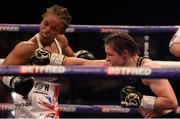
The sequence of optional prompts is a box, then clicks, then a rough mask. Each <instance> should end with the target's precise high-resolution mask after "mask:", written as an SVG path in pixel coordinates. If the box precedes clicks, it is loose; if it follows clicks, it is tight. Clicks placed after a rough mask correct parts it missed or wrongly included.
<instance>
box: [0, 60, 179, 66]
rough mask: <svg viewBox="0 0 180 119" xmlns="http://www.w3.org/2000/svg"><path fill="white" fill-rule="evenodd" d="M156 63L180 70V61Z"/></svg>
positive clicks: (0, 61)
mask: <svg viewBox="0 0 180 119" xmlns="http://www.w3.org/2000/svg"><path fill="white" fill-rule="evenodd" d="M3 61H4V59H0V64H1V63H2V62H3ZM155 62H157V63H159V64H160V65H161V66H162V68H163V67H165V68H168V67H170V68H176V67H177V68H178V67H180V61H160V60H155Z"/></svg>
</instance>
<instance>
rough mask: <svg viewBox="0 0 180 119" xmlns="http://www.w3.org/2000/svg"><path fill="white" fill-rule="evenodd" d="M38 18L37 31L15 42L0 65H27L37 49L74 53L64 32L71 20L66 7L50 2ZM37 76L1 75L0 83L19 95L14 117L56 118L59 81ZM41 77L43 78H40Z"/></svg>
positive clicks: (16, 100) (67, 53) (67, 54)
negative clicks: (39, 18) (51, 4)
mask: <svg viewBox="0 0 180 119" xmlns="http://www.w3.org/2000/svg"><path fill="white" fill-rule="evenodd" d="M42 17H43V19H42V21H41V23H40V31H39V33H37V34H36V35H34V36H33V37H32V38H30V39H29V40H28V41H22V42H20V43H18V44H17V45H16V46H15V47H14V49H13V50H12V51H11V52H10V54H9V55H8V56H7V57H6V58H5V60H4V62H3V63H2V65H26V64H28V65H29V64H31V62H30V61H31V60H30V59H31V56H32V54H33V53H34V51H35V50H36V49H38V48H44V49H46V50H47V51H49V52H51V53H57V54H60V55H61V54H64V55H66V56H69V57H70V56H73V55H74V53H73V51H72V49H71V48H70V46H69V45H68V40H67V38H66V36H65V35H64V32H65V30H66V28H67V27H68V26H69V24H70V22H71V16H70V14H69V12H68V10H67V8H64V7H62V6H60V5H53V6H51V7H49V8H47V10H46V12H45V13H44V14H43V15H42ZM40 65H42V64H40ZM21 78H23V80H21ZM39 78H41V77H36V78H35V80H34V78H32V77H28V78H27V77H3V79H2V81H3V83H4V84H5V85H7V86H9V87H11V88H12V89H13V90H14V91H15V92H17V93H19V94H20V95H19V94H17V96H16V99H15V107H16V109H15V117H16V118H59V112H58V94H59V84H58V83H54V82H51V81H50V79H52V80H53V81H54V80H55V79H56V78H55V79H54V78H52V77H50V78H49V77H42V79H41V80H38V79H39ZM44 78H47V79H46V80H45V81H43V79H44ZM48 79H49V81H47V80H48ZM33 84H34V85H33ZM31 89H32V90H31ZM29 91H30V93H29ZM28 93H29V95H28ZM23 98H25V99H23Z"/></svg>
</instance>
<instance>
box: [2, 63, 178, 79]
mask: <svg viewBox="0 0 180 119" xmlns="http://www.w3.org/2000/svg"><path fill="white" fill-rule="evenodd" d="M0 75H1V76H3V75H26V76H27V75H28V76H29V75H31V76H89V77H90V76H95V77H123V76H125V77H142V78H178V77H180V69H179V68H144V67H138V68H137V67H92V66H91V67H87V66H86V67H85V66H51V65H46V66H27V65H24V66H23V65H22V66H19V65H18V66H10V65H9V66H0ZM116 79H118V78H116Z"/></svg>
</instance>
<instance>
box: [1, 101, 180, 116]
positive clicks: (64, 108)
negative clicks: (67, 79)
mask: <svg viewBox="0 0 180 119" xmlns="http://www.w3.org/2000/svg"><path fill="white" fill-rule="evenodd" d="M15 108H16V107H15V105H14V104H11V103H0V110H2V111H5V110H9V111H12V110H14V109H15ZM59 112H83V113H87V112H88V113H93V112H94V113H131V114H132V113H134V114H136V113H138V111H137V109H136V108H122V107H121V106H119V105H75V104H71V105H69V104H59ZM176 113H177V114H180V107H178V108H177V110H176Z"/></svg>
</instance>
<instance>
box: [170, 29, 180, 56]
mask: <svg viewBox="0 0 180 119" xmlns="http://www.w3.org/2000/svg"><path fill="white" fill-rule="evenodd" d="M169 50H170V52H171V54H172V55H174V56H176V57H180V29H178V30H177V31H176V33H175V34H174V35H173V37H172V38H171V40H170V42H169Z"/></svg>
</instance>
